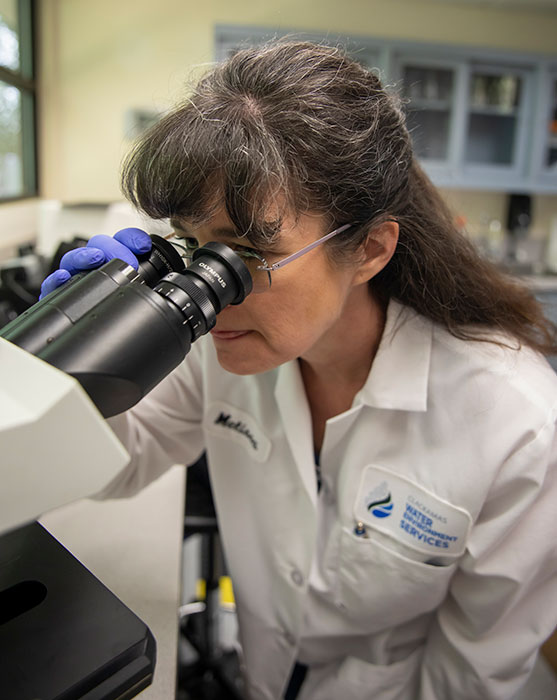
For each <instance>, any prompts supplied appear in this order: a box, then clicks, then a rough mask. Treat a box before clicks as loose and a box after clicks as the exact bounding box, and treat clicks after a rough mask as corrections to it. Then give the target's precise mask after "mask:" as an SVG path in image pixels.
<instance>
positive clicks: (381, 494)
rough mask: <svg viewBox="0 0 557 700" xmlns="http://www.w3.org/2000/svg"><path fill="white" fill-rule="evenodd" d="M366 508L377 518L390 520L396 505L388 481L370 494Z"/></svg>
mask: <svg viewBox="0 0 557 700" xmlns="http://www.w3.org/2000/svg"><path fill="white" fill-rule="evenodd" d="M366 506H367V509H368V510H369V512H370V513H371V514H372V515H374V516H375V517H376V518H388V517H389V515H391V513H392V512H393V507H394V503H393V499H392V497H391V492H390V491H389V486H388V484H387V482H386V481H384V482H383V483H382V484H380V485H379V486H378V487H377V488H376V489H374V490H373V491H371V492H370V493H369V494H368V497H367V503H366Z"/></svg>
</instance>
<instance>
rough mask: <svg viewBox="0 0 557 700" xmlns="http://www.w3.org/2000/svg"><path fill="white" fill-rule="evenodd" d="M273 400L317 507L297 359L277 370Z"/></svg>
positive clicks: (308, 423) (306, 410)
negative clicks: (274, 399)
mask: <svg viewBox="0 0 557 700" xmlns="http://www.w3.org/2000/svg"><path fill="white" fill-rule="evenodd" d="M275 398H276V401H277V405H278V408H279V412H280V416H281V419H282V424H283V426H284V432H285V435H286V439H287V440H288V444H289V446H290V450H291V452H292V455H293V457H294V460H295V462H296V466H297V467H298V472H299V473H300V476H301V478H302V481H303V484H304V487H305V489H306V491H307V493H308V495H309V497H310V500H311V502H312V503H313V505H314V506H316V505H317V488H316V477H315V456H314V450H313V437H312V436H313V430H312V424H311V414H310V410H309V405H308V402H307V398H306V392H305V389H304V384H303V381H302V375H301V373H300V367H299V365H298V361H297V360H294V361H293V362H288V363H287V364H284V365H281V367H280V368H279V373H278V379H277V384H276V387H275Z"/></svg>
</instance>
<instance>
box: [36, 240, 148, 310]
mask: <svg viewBox="0 0 557 700" xmlns="http://www.w3.org/2000/svg"><path fill="white" fill-rule="evenodd" d="M150 250H151V239H150V237H149V236H148V235H147V234H146V233H145V231H142V230H141V229H140V228H124V229H122V230H121V231H118V233H115V234H114V238H111V237H110V236H103V235H99V236H93V237H92V238H91V239H90V240H89V241H88V242H87V245H86V246H85V247H84V248H75V249H74V250H70V251H69V252H68V253H66V254H65V255H64V256H63V257H62V260H61V261H60V268H59V269H58V270H55V271H54V272H53V273H52V274H51V275H49V276H48V277H47V278H46V279H45V280H44V281H43V283H42V285H41V295H40V296H39V299H42V298H43V297H45V296H46V295H47V294H50V292H52V291H54V290H55V289H57V288H58V287H60V286H61V285H62V284H64V282H67V281H68V280H69V279H70V277H72V276H73V275H76V274H77V273H78V272H84V271H85V270H94V269H95V268H97V267H100V266H101V265H104V263H106V262H108V261H109V260H112V259H113V258H118V259H119V260H123V261H124V262H126V263H128V265H131V266H132V267H134V268H135V269H136V270H137V268H138V266H139V262H138V260H137V257H136V256H137V255H143V254H144V253H148V252H149V251H150Z"/></svg>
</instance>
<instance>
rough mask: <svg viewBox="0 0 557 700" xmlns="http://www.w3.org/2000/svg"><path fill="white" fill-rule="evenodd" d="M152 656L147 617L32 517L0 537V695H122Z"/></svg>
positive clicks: (145, 672) (86, 699) (80, 699)
mask: <svg viewBox="0 0 557 700" xmlns="http://www.w3.org/2000/svg"><path fill="white" fill-rule="evenodd" d="M107 546H108V545H107ZM155 657H156V644H155V639H154V637H153V635H152V634H151V631H150V630H149V628H148V627H147V625H145V623H143V622H142V621H141V620H140V619H139V618H138V617H137V616H136V615H135V614H134V613H132V612H131V610H129V608H127V607H126V606H125V605H124V604H123V603H122V602H121V601H120V600H119V599H118V598H117V597H116V596H115V595H114V594H113V593H111V592H110V591H109V590H108V588H106V586H104V585H103V584H102V583H101V582H100V581H99V580H98V579H97V578H95V576H93V574H91V572H90V571H88V570H87V569H86V568H85V567H84V566H83V565H82V564H80V562H79V561H77V559H76V558H75V557H74V556H73V555H72V554H70V552H68V550H67V549H65V548H64V547H63V546H62V545H61V544H60V543H59V542H58V541H57V540H56V539H55V538H54V537H52V535H51V534H50V533H49V532H47V530H45V529H44V528H43V527H42V526H41V525H40V524H39V523H32V524H30V525H26V526H24V527H21V528H19V529H17V530H13V531H11V532H8V533H6V534H4V535H2V536H1V537H0V697H2V698H6V700H8V699H9V700H34V699H35V698H40V700H128V699H129V698H132V697H134V696H135V695H137V694H138V693H139V692H140V691H141V690H143V689H144V688H146V687H147V686H148V685H149V684H150V683H151V682H152V678H153V672H154V667H155Z"/></svg>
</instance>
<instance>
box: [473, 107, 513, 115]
mask: <svg viewBox="0 0 557 700" xmlns="http://www.w3.org/2000/svg"><path fill="white" fill-rule="evenodd" d="M470 114H481V115H484V116H492V117H513V118H516V117H518V110H517V109H516V107H513V108H507V107H499V106H497V105H485V106H474V105H471V107H470Z"/></svg>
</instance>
